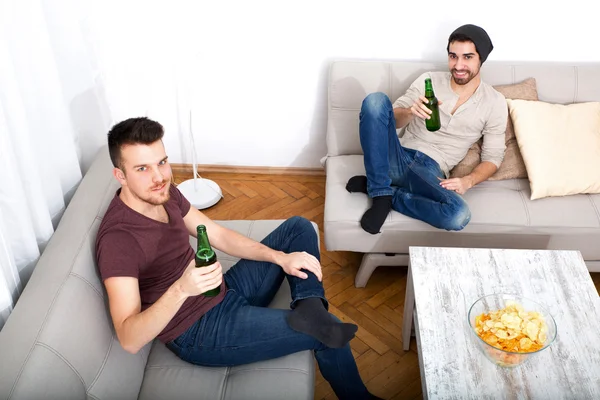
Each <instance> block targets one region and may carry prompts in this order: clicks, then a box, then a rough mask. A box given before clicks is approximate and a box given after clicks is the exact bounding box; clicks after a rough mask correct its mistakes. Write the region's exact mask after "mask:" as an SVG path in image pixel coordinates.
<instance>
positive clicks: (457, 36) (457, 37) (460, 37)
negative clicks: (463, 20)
mask: <svg viewBox="0 0 600 400" xmlns="http://www.w3.org/2000/svg"><path fill="white" fill-rule="evenodd" d="M452 42H471V43H473V44H475V43H474V42H473V40H471V38H470V37H468V36H467V35H465V34H464V33H453V34H452V35H450V37H449V38H448V46H447V47H446V51H447V52H448V54H450V43H452ZM475 50H477V46H475ZM477 54H479V52H477Z"/></svg>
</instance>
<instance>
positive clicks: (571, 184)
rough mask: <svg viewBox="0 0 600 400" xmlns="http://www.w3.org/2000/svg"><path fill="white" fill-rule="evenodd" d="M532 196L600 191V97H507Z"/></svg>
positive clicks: (537, 197) (536, 197)
mask: <svg viewBox="0 0 600 400" xmlns="http://www.w3.org/2000/svg"><path fill="white" fill-rule="evenodd" d="M507 103H508V108H509V111H510V116H511V118H512V121H513V124H514V127H515V134H516V137H517V141H518V143H519V148H520V150H521V154H522V155H523V160H524V161H525V165H526V166H527V172H528V175H529V182H530V186H531V200H534V199H539V198H542V197H551V196H566V195H572V194H578V193H600V102H588V103H575V104H568V105H564V104H553V103H547V102H542V101H527V100H511V99H507Z"/></svg>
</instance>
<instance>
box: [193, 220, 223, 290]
mask: <svg viewBox="0 0 600 400" xmlns="http://www.w3.org/2000/svg"><path fill="white" fill-rule="evenodd" d="M196 233H197V234H198V247H197V249H196V268H200V267H206V266H209V265H211V264H214V263H215V262H217V254H216V253H215V252H214V250H213V249H212V247H210V242H209V241H208V234H207V233H206V226H204V225H198V226H197V227H196ZM220 292H221V287H220V286H217V287H216V288H214V289H210V290H207V291H206V292H204V293H202V294H203V295H204V296H207V297H214V296H216V295H218V294H219V293H220Z"/></svg>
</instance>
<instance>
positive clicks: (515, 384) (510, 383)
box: [410, 244, 600, 400]
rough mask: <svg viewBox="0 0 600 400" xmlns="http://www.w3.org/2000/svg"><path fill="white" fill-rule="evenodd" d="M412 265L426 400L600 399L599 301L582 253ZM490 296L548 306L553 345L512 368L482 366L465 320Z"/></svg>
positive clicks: (517, 253) (432, 253)
mask: <svg viewBox="0 0 600 400" xmlns="http://www.w3.org/2000/svg"><path fill="white" fill-rule="evenodd" d="M599 245H600V244H599ZM410 265H411V267H410V268H411V270H412V279H413V284H414V289H415V301H416V313H417V321H418V327H417V329H416V330H417V332H416V334H417V339H418V342H419V344H420V347H419V352H420V362H421V372H422V376H421V379H424V380H425V381H424V387H425V388H426V393H424V395H426V396H427V398H429V399H463V398H467V399H499V398H501V399H544V400H556V399H600V298H599V297H598V292H597V291H596V288H595V286H594V284H593V282H592V280H591V278H590V275H589V272H588V270H587V268H586V266H585V264H584V262H583V259H582V257H581V255H580V253H579V252H576V251H551V250H539V251H538V250H500V249H461V248H431V247H411V248H410ZM463 293H464V295H463ZM493 293H511V294H518V295H520V296H523V297H527V298H530V299H532V300H534V301H537V302H538V303H540V304H542V305H543V306H545V307H546V308H547V309H548V310H549V312H550V313H551V314H552V316H553V317H554V319H555V321H556V325H557V331H558V333H557V337H556V340H555V342H554V343H553V344H552V345H551V346H550V347H549V348H547V349H545V350H544V351H542V352H540V353H539V354H537V355H535V356H532V357H530V359H529V360H527V361H526V362H525V363H524V364H522V365H520V366H518V367H515V368H502V367H499V366H496V365H495V364H494V363H492V362H491V361H490V360H488V359H487V358H485V356H484V355H483V354H482V352H481V351H480V350H479V348H478V347H477V346H476V344H475V343H474V342H473V338H472V337H470V336H469V335H470V332H469V330H468V329H469V326H468V321H467V313H468V309H469V307H470V306H471V305H472V304H473V303H474V302H475V301H476V300H477V299H478V298H479V297H481V296H483V295H487V294H493Z"/></svg>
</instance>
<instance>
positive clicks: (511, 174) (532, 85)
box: [450, 78, 538, 181]
mask: <svg viewBox="0 0 600 400" xmlns="http://www.w3.org/2000/svg"><path fill="white" fill-rule="evenodd" d="M494 89H496V90H497V91H499V92H500V93H502V94H503V95H504V97H506V98H507V99H522V100H538V93H537V86H536V81H535V78H528V79H525V80H524V81H522V82H519V83H515V84H512V85H496V86H494ZM505 143H506V151H505V153H504V160H503V161H502V164H500V168H498V171H496V173H494V175H492V176H491V177H490V178H489V180H491V181H499V180H505V179H518V178H527V169H526V168H525V163H524V162H523V157H522V156H521V152H520V151H519V145H518V144H517V139H516V138H515V131H514V128H513V124H512V121H511V118H510V115H509V116H508V121H507V123H506V142H505ZM482 144H483V138H482V139H480V140H479V141H477V142H476V143H474V144H473V146H471V148H470V149H469V151H468V152H467V155H466V156H465V158H463V160H462V161H461V162H460V163H458V164H457V165H456V166H455V167H454V168H453V169H452V171H450V177H451V178H460V177H463V176H465V175H468V174H470V173H471V171H473V169H474V168H475V167H476V166H477V165H479V163H480V162H481V146H482Z"/></svg>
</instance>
